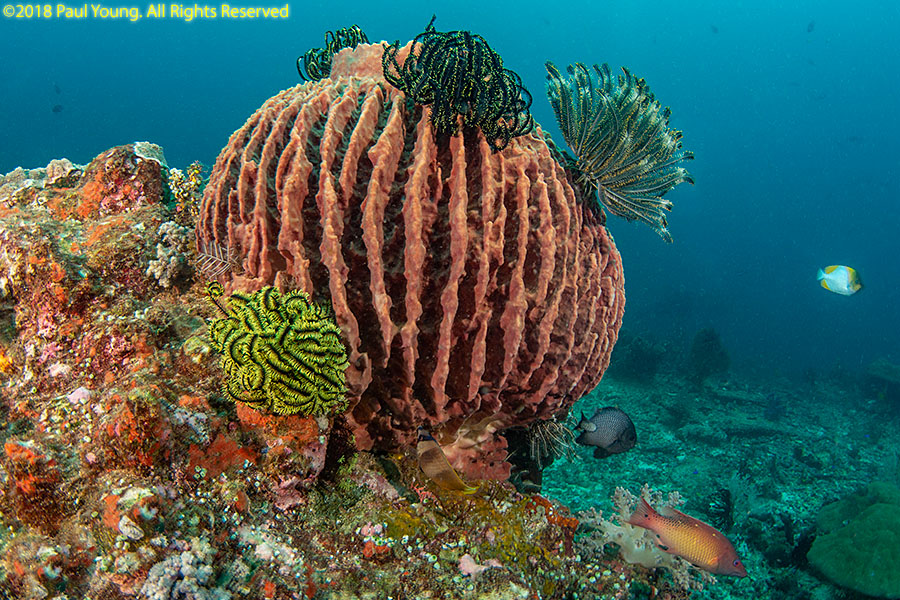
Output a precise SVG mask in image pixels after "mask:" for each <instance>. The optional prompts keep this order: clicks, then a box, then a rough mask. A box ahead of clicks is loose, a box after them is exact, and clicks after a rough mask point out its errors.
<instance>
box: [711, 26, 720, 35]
mask: <svg viewBox="0 0 900 600" xmlns="http://www.w3.org/2000/svg"><path fill="white" fill-rule="evenodd" d="M709 30H710V31H712V32H713V33H719V28H718V27H716V26H715V25H710V26H709Z"/></svg>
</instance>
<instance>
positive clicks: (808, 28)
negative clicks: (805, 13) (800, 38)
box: [806, 21, 816, 33]
mask: <svg viewBox="0 0 900 600" xmlns="http://www.w3.org/2000/svg"><path fill="white" fill-rule="evenodd" d="M815 29H816V22H815V21H810V22H809V24H808V25H807V26H806V33H812V32H813V31H814V30H815Z"/></svg>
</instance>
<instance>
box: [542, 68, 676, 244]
mask: <svg viewBox="0 0 900 600" xmlns="http://www.w3.org/2000/svg"><path fill="white" fill-rule="evenodd" d="M546 67H547V72H548V75H547V95H548V97H549V98H550V104H551V105H552V106H553V111H554V112H555V113H556V119H557V121H558V122H559V128H560V129H561V130H562V134H563V137H564V138H565V140H566V143H568V144H569V147H570V148H571V149H572V151H573V152H574V153H575V159H574V160H571V161H570V166H571V167H572V169H573V171H574V173H575V178H576V181H578V182H579V183H580V184H581V185H582V186H583V187H584V188H585V189H587V190H593V191H594V192H596V198H597V201H599V202H600V203H601V204H602V205H603V206H605V207H606V208H607V210H609V211H610V212H611V213H612V214H614V215H617V216H620V217H624V218H625V219H627V220H629V221H632V220H640V221H643V222H645V223H647V224H648V225H650V226H651V227H652V228H653V229H654V230H655V231H656V232H657V233H658V234H659V235H660V236H662V238H663V239H664V240H666V241H667V242H671V241H672V236H671V234H670V233H669V230H668V228H667V225H668V224H667V222H666V215H665V212H666V211H670V210H672V202H671V201H670V200H667V199H664V198H663V195H664V194H666V192H668V191H670V190H671V189H672V188H674V187H675V186H676V185H678V184H679V183H683V182H685V181H687V182H689V183H693V179H691V176H690V174H688V172H687V170H685V169H684V168H683V167H681V166H680V163H681V162H682V161H685V160H691V159H693V158H694V155H693V154H691V153H690V152H684V151H683V150H682V149H681V132H680V131H675V130H673V129H670V128H669V116H670V111H669V109H668V108H665V109H664V108H662V106H661V105H660V104H659V102H658V101H657V100H656V98H655V97H654V96H653V94H652V93H651V92H650V88H649V86H647V83H646V82H645V81H644V80H643V79H639V78H637V77H635V76H634V75H632V74H631V72H630V71H628V69H624V68H623V69H622V72H623V73H624V74H623V75H619V76H618V78H615V77H613V76H612V74H611V73H610V71H609V67H608V66H607V65H605V64H604V65H603V66H597V65H594V72H595V73H596V75H597V81H596V83H595V82H594V79H593V78H592V77H591V74H590V73H589V72H588V70H587V68H586V67H585V66H584V65H583V64H581V63H576V64H575V65H574V66H573V65H570V66H569V67H568V72H569V75H570V76H571V79H564V78H563V76H562V75H561V74H560V72H559V70H558V69H557V68H556V67H555V66H554V65H553V63H550V62H548V63H546Z"/></svg>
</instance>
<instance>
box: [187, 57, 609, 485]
mask: <svg viewBox="0 0 900 600" xmlns="http://www.w3.org/2000/svg"><path fill="white" fill-rule="evenodd" d="M406 52H408V48H407V49H404V50H403V51H401V58H402V57H403V56H404V55H405V53H406ZM381 54H382V47H381V46H379V45H360V46H358V47H357V48H355V49H352V50H351V49H346V50H343V51H341V52H340V53H339V54H337V55H336V56H335V59H334V63H333V67H332V71H331V77H330V79H324V80H321V81H318V82H315V83H310V84H305V85H301V86H297V87H294V88H291V89H288V90H286V91H284V92H281V93H280V94H278V95H276V96H274V97H273V98H271V99H269V100H268V101H266V103H265V104H263V106H262V107H261V108H260V109H259V110H257V111H256V113H254V114H253V115H252V116H251V117H250V118H249V119H248V121H247V122H246V124H245V125H244V126H243V127H241V128H240V129H239V130H238V131H236V132H235V133H234V134H233V135H232V137H231V139H230V141H229V142H228V145H227V146H226V147H225V148H224V149H223V150H222V152H221V154H220V155H219V158H218V160H217V162H216V165H215V168H214V169H213V173H212V175H211V178H210V183H209V185H208V187H207V189H206V193H205V195H204V197H203V202H202V205H201V208H200V220H199V224H198V227H197V237H198V241H199V242H200V243H202V244H208V243H210V242H216V243H217V244H218V245H219V246H221V247H227V248H230V249H232V250H233V251H234V252H235V253H236V254H237V255H238V256H241V257H243V264H242V266H243V271H242V272H240V273H237V274H234V273H232V274H229V275H227V276H226V277H228V278H230V281H228V282H226V283H227V285H228V286H229V288H230V289H231V290H252V289H258V288H260V287H262V286H265V285H270V284H274V285H276V286H277V287H279V288H282V289H285V288H299V289H301V290H303V291H306V292H307V293H310V294H311V295H312V296H313V298H314V299H316V300H317V301H322V300H324V301H327V302H329V303H330V304H331V305H332V306H333V308H334V313H335V317H336V320H337V323H338V324H339V325H340V326H341V328H342V329H343V332H344V335H345V342H346V344H347V346H348V351H349V358H350V368H349V369H348V371H347V383H348V386H349V388H350V407H351V408H350V410H349V412H348V414H347V422H348V425H349V427H350V428H351V430H352V432H353V433H354V434H355V439H356V444H357V446H358V447H359V448H361V449H370V448H382V449H393V448H399V447H408V446H409V445H411V444H413V443H414V440H415V432H416V428H417V427H419V426H425V427H428V428H429V429H431V430H432V431H433V432H434V435H435V437H437V438H438V439H439V440H440V441H441V442H442V443H443V444H445V445H446V444H449V443H451V442H455V445H454V448H450V449H448V456H450V457H451V460H454V459H455V460H454V463H455V466H457V468H460V469H461V470H463V472H470V468H469V467H471V470H473V471H474V470H476V469H475V467H477V473H478V475H479V476H480V477H485V476H495V477H500V478H502V477H504V476H505V475H506V474H508V467H506V466H504V465H505V463H503V462H502V461H503V457H504V454H505V451H504V449H505V441H504V440H503V439H502V437H499V436H498V435H495V432H501V431H502V430H503V429H505V428H508V427H511V426H515V425H524V424H528V423H530V422H532V421H535V420H538V419H548V418H550V417H552V416H553V415H556V414H558V413H560V412H561V411H564V410H566V409H567V408H569V407H570V406H571V405H572V403H573V402H574V401H575V400H577V399H578V398H579V397H581V396H582V395H583V394H584V393H586V392H587V391H589V390H590V389H592V388H593V387H594V386H595V385H596V384H597V383H598V382H599V380H600V377H601V376H602V374H603V371H604V370H605V369H606V367H607V365H608V363H609V357H610V353H611V351H612V347H613V345H614V343H615V340H616V337H617V335H618V330H619V326H620V323H621V318H622V314H623V310H624V301H625V296H624V291H623V285H624V280H623V274H622V266H621V258H620V256H619V253H618V251H617V250H616V247H615V244H614V243H613V240H612V238H611V237H610V236H609V234H608V233H607V231H606V229H605V227H604V226H603V225H602V223H600V222H599V219H598V218H597V217H596V216H595V215H594V214H593V213H592V212H591V211H590V210H588V209H587V208H585V206H584V204H582V203H581V201H580V199H579V197H578V192H577V191H576V190H575V189H574V188H573V186H572V185H571V182H570V180H569V177H568V175H567V173H566V171H565V170H564V169H563V167H562V166H561V165H560V164H559V162H558V161H557V160H556V159H555V158H554V153H553V151H552V150H551V149H550V148H549V147H548V145H547V143H546V142H545V141H544V138H543V135H542V133H541V132H540V130H538V131H537V132H536V133H533V134H529V135H526V136H521V137H518V138H515V139H513V140H512V141H511V142H510V143H509V146H508V147H507V148H506V149H505V150H504V151H502V152H497V153H494V152H491V149H490V147H489V146H488V144H487V142H486V141H485V139H484V137H483V135H482V134H481V133H480V132H478V131H475V130H465V131H463V132H462V134H460V135H457V136H453V137H450V138H446V137H445V138H437V139H436V138H435V136H434V133H433V130H432V127H431V126H430V124H429V120H428V114H427V111H426V112H423V110H422V109H421V108H420V107H416V108H414V109H413V108H410V107H409V106H408V105H407V104H406V102H405V101H404V98H403V95H402V93H400V92H399V91H398V90H396V89H394V88H393V87H391V86H390V85H388V84H387V82H386V81H385V80H384V78H383V76H382V73H381ZM491 463H493V466H494V467H496V468H495V469H494V470H493V471H491V469H490V468H489V466H490V464H491Z"/></svg>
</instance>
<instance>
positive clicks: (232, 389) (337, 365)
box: [207, 283, 347, 415]
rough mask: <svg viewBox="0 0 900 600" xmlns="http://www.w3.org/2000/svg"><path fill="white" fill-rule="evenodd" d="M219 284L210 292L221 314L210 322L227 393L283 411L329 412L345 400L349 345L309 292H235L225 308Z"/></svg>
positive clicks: (210, 331) (211, 337)
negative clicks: (224, 375) (345, 344)
mask: <svg viewBox="0 0 900 600" xmlns="http://www.w3.org/2000/svg"><path fill="white" fill-rule="evenodd" d="M222 291H223V290H222V286H221V285H219V284H218V283H211V284H210V285H209V286H207V293H208V294H209V297H210V298H211V299H212V301H213V302H214V303H215V305H216V306H217V307H218V308H219V309H220V310H221V312H222V313H223V314H224V316H223V317H221V318H218V319H213V320H212V321H211V322H210V324H209V337H210V340H211V341H212V346H213V348H214V349H215V350H216V351H217V352H218V353H219V354H220V355H221V357H222V369H223V370H224V371H225V374H226V376H227V380H226V382H225V386H224V390H225V393H226V394H227V395H228V397H229V398H231V399H232V400H234V401H236V402H244V403H246V404H248V405H250V406H252V407H253V408H257V409H260V408H265V409H268V410H270V411H272V412H275V413H279V414H286V415H290V414H295V413H302V414H304V415H325V414H330V413H334V412H340V411H341V410H342V409H343V408H344V407H345V405H346V403H345V401H344V393H345V392H346V386H345V383H344V370H345V369H346V368H347V352H346V350H345V349H344V345H343V343H342V342H341V330H340V329H339V328H338V326H337V325H335V323H334V320H333V319H332V318H331V315H330V314H329V313H328V311H326V310H325V309H324V308H322V307H320V306H317V305H315V304H314V303H312V302H311V301H310V299H309V296H307V295H306V294H305V293H304V292H298V291H293V292H288V293H287V294H281V293H280V292H279V291H278V290H276V289H275V288H272V287H266V288H263V289H261V290H258V291H256V292H254V293H252V294H249V295H247V294H240V293H234V294H232V295H231V296H230V297H229V299H228V307H227V308H223V307H222V305H221V304H220V303H219V301H218V299H219V298H220V297H221V296H222Z"/></svg>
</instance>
